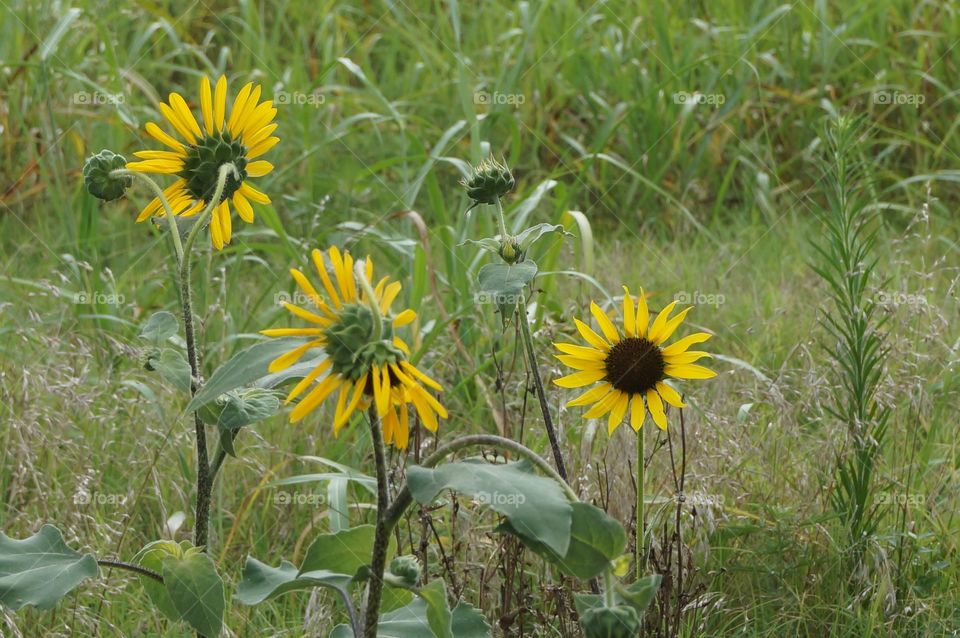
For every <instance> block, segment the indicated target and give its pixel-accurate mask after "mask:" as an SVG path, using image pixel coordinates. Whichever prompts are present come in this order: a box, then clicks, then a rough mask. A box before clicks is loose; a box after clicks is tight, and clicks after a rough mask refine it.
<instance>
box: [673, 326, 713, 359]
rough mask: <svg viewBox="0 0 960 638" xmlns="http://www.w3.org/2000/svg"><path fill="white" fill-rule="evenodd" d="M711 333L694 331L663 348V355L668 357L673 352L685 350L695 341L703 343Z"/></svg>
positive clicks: (677, 352)
mask: <svg viewBox="0 0 960 638" xmlns="http://www.w3.org/2000/svg"><path fill="white" fill-rule="evenodd" d="M712 336H713V335H711V334H709V333H706V332H695V333H693V334H692V335H689V336H686V337H684V338H683V339H680V340H679V341H674V342H673V343H671V344H670V345H669V346H666V347H664V348H663V356H665V357H669V356H672V355H675V354H680V353H681V352H686V350H687V348H689V347H690V346H692V345H693V344H695V343H703V342H704V341H706V340H707V339H709V338H710V337H712Z"/></svg>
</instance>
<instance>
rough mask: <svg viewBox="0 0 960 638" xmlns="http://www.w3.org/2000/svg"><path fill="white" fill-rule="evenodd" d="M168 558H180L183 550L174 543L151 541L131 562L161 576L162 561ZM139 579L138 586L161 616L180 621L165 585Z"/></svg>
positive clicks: (143, 577)
mask: <svg viewBox="0 0 960 638" xmlns="http://www.w3.org/2000/svg"><path fill="white" fill-rule="evenodd" d="M169 556H174V557H182V556H183V549H182V548H181V546H180V545H178V544H177V543H176V542H175V541H170V540H160V541H153V542H152V543H148V544H147V545H145V546H144V548H143V549H141V550H140V551H139V552H137V555H136V556H134V558H133V562H135V563H137V564H138V565H140V566H141V567H146V568H147V569H150V570H153V571H155V572H157V573H158V574H162V573H163V559H165V558H167V557H169ZM139 578H140V584H141V585H143V589H144V590H145V591H146V592H147V596H149V597H150V600H152V601H153V604H154V605H156V606H157V608H158V609H159V610H160V611H161V612H162V613H163V615H164V616H166V617H167V618H169V619H170V620H180V612H178V611H177V608H176V607H175V606H174V604H173V601H172V600H171V599H170V594H169V593H167V588H166V585H165V584H164V583H158V582H157V581H156V580H154V579H152V578H148V577H147V576H140V577H139Z"/></svg>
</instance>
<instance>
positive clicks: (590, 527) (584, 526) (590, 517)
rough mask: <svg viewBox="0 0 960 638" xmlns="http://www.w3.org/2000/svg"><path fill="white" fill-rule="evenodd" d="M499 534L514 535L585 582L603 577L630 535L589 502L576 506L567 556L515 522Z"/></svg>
mask: <svg viewBox="0 0 960 638" xmlns="http://www.w3.org/2000/svg"><path fill="white" fill-rule="evenodd" d="M498 531H502V532H507V533H510V534H514V535H515V536H517V537H519V538H520V540H521V541H523V544H524V545H526V546H527V547H528V548H530V549H532V550H533V551H534V552H536V553H537V554H539V555H540V556H542V557H543V558H545V559H547V560H549V561H550V562H552V563H554V564H555V565H556V566H557V567H559V568H560V571H562V572H563V573H565V574H567V575H569V576H573V577H575V578H579V579H581V580H586V579H588V578H593V577H594V576H598V575H600V574H602V573H603V572H604V570H606V569H607V568H608V567H609V566H610V563H611V561H613V560H614V559H616V558H617V557H619V556H620V555H621V554H622V553H623V550H624V549H625V548H626V546H627V533H626V532H625V531H624V529H623V526H622V525H620V523H619V522H617V521H616V519H614V518H612V517H610V516H608V515H607V514H605V513H604V512H603V510H601V509H599V508H597V507H594V506H593V505H590V504H589V503H574V504H573V524H572V525H571V528H570V546H569V547H568V548H567V551H566V552H565V553H563V554H560V553H558V552H555V551H553V550H552V549H551V548H550V547H548V546H546V545H545V544H544V543H542V542H540V541H538V540H537V539H534V538H531V537H529V536H528V535H526V534H522V533H519V532H518V531H517V530H516V529H515V527H514V526H513V525H512V523H511V521H507V522H505V523H504V524H503V525H501V526H500V527H499V528H498Z"/></svg>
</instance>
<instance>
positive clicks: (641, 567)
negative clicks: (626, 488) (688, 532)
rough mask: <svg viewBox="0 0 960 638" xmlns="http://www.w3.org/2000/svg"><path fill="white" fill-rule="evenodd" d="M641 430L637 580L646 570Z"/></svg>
mask: <svg viewBox="0 0 960 638" xmlns="http://www.w3.org/2000/svg"><path fill="white" fill-rule="evenodd" d="M643 448H644V436H643V428H640V431H638V432H637V524H636V547H635V548H634V552H635V554H634V565H635V569H636V576H637V580H640V579H641V578H643V573H644V571H645V569H646V561H647V552H646V551H645V549H646V548H645V547H644V545H645V539H646V534H645V532H646V529H645V527H646V521H645V520H644V508H645V505H646V504H645V503H644V491H645V488H644V485H643V484H644V477H645V474H646V468H645V467H644V462H645V460H646V454H645V453H644V449H643Z"/></svg>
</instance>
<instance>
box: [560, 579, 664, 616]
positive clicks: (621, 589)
mask: <svg viewBox="0 0 960 638" xmlns="http://www.w3.org/2000/svg"><path fill="white" fill-rule="evenodd" d="M662 580H663V576H661V575H660V574H653V575H651V576H644V577H643V578H641V579H640V580H637V581H635V582H633V583H630V584H629V585H627V586H624V585H620V584H617V586H616V587H615V588H614V594H613V598H614V602H615V604H617V605H629V606H631V607H633V608H634V609H636V610H637V613H638V614H639V615H640V617H641V618H643V614H644V613H645V612H646V611H647V607H649V606H650V603H651V602H653V597H654V596H656V594H657V590H658V589H660V581H662ZM574 602H575V604H576V607H577V613H578V614H580V615H581V616H582V615H583V614H584V612H586V611H587V610H589V609H594V608H596V607H601V606H603V605H604V600H603V596H602V595H599V594H575V595H574Z"/></svg>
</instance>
